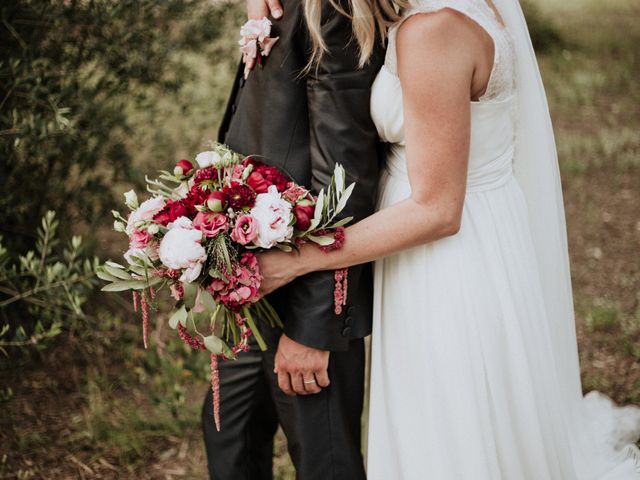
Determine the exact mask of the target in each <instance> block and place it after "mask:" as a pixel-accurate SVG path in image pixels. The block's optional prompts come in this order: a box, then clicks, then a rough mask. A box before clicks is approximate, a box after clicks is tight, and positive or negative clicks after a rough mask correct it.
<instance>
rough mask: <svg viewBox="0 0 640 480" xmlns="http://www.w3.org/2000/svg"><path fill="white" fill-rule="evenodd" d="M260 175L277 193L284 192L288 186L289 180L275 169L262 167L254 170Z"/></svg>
mask: <svg viewBox="0 0 640 480" xmlns="http://www.w3.org/2000/svg"><path fill="white" fill-rule="evenodd" d="M255 171H256V172H257V173H259V174H260V175H262V176H263V177H264V179H265V180H266V181H267V183H268V184H269V185H275V186H276V188H277V189H278V191H279V192H284V191H285V190H286V189H287V186H288V184H289V179H288V178H287V176H286V175H284V174H283V173H282V172H281V171H280V170H278V169H277V168H276V167H272V166H270V165H262V166H260V167H257V168H256V169H255Z"/></svg>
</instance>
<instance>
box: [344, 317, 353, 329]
mask: <svg viewBox="0 0 640 480" xmlns="http://www.w3.org/2000/svg"><path fill="white" fill-rule="evenodd" d="M344 324H345V325H346V326H347V327H350V326H351V325H353V318H351V317H347V318H345V319H344Z"/></svg>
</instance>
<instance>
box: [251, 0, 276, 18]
mask: <svg viewBox="0 0 640 480" xmlns="http://www.w3.org/2000/svg"><path fill="white" fill-rule="evenodd" d="M269 14H271V16H272V17H273V18H275V19H276V20H277V19H279V18H280V17H282V14H283V9H282V5H281V4H280V0H247V18H249V20H260V19H261V18H262V17H268V16H269Z"/></svg>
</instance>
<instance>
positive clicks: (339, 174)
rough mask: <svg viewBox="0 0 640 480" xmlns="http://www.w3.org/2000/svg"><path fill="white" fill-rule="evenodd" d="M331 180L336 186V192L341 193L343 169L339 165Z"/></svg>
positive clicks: (342, 188)
mask: <svg viewBox="0 0 640 480" xmlns="http://www.w3.org/2000/svg"><path fill="white" fill-rule="evenodd" d="M333 179H334V182H335V186H336V192H342V190H344V168H343V167H342V165H340V164H339V163H337V164H336V167H335V168H334V170H333Z"/></svg>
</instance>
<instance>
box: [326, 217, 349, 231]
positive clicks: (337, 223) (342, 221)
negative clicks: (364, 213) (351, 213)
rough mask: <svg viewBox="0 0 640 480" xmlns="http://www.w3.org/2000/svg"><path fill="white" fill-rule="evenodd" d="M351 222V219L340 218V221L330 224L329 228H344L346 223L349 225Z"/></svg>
mask: <svg viewBox="0 0 640 480" xmlns="http://www.w3.org/2000/svg"><path fill="white" fill-rule="evenodd" d="M351 220H353V217H345V218H342V219H340V220H338V221H337V222H336V223H332V224H331V225H330V226H329V228H338V227H344V226H345V225H346V224H347V223H349V222H350V221H351Z"/></svg>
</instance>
